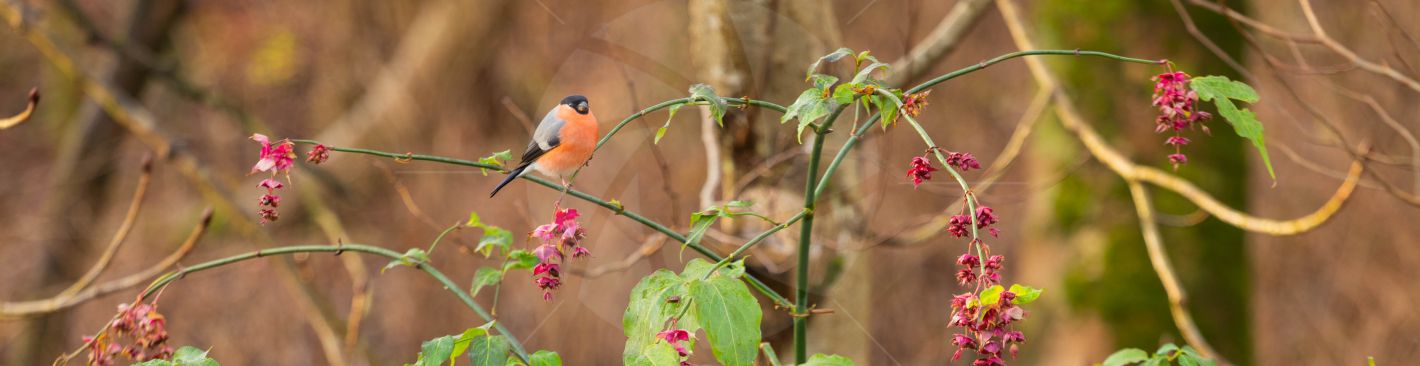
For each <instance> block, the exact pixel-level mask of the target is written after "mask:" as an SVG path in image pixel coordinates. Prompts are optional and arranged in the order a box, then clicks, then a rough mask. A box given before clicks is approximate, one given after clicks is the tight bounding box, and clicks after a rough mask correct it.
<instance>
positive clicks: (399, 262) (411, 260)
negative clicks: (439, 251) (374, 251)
mask: <svg viewBox="0 0 1420 366" xmlns="http://www.w3.org/2000/svg"><path fill="white" fill-rule="evenodd" d="M428 261H429V253H425V252H424V249H419V248H409V250H407V251H405V252H404V255H401V256H399V259H395V260H392V261H390V263H389V264H386V265H385V268H381V269H380V273H384V272H385V270H388V269H390V268H394V267H398V266H410V267H413V266H414V265H417V264H420V263H425V262H428Z"/></svg>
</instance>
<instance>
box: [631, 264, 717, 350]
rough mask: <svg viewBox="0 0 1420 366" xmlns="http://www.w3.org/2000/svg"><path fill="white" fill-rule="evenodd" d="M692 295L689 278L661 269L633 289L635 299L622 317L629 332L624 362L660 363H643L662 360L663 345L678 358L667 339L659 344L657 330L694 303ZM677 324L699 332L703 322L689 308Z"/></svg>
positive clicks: (632, 296) (633, 298)
mask: <svg viewBox="0 0 1420 366" xmlns="http://www.w3.org/2000/svg"><path fill="white" fill-rule="evenodd" d="M691 262H692V263H694V262H695V261H691ZM702 262H703V261H702ZM689 297H690V294H689V291H688V289H687V288H686V285H685V280H684V279H683V278H682V277H681V276H677V275H676V274H675V273H673V272H671V271H668V270H665V269H661V270H657V271H656V272H654V273H651V274H650V275H648V276H646V277H644V278H642V279H641V282H639V283H637V284H636V287H634V288H632V289H631V301H630V302H629V303H627V305H626V312H625V314H624V315H623V316H622V319H621V328H622V331H623V332H624V334H625V335H626V348H625V349H624V350H623V352H622V361H623V362H625V363H626V364H628V365H630V364H646V365H658V364H659V363H654V362H653V363H640V362H644V361H645V360H652V361H655V360H661V358H660V357H661V356H662V355H661V354H660V353H661V352H662V351H661V350H657V349H658V348H660V347H661V346H664V348H665V350H668V351H669V352H670V355H671V358H670V359H672V360H675V359H676V358H677V357H676V353H675V350H674V349H672V348H671V347H670V345H668V344H665V343H664V342H660V343H657V342H656V333H659V332H660V331H662V330H664V329H663V327H664V326H665V324H666V320H667V319H670V318H672V317H674V316H676V315H677V314H680V313H681V312H682V311H683V310H684V309H685V306H687V303H690V302H691V301H689V300H690V299H689ZM672 300H674V301H672ZM676 327H677V328H680V329H685V330H687V331H689V332H695V331H696V330H699V329H700V324H699V322H698V321H697V320H696V316H695V314H694V312H691V311H685V316H683V317H681V319H680V321H678V322H677V323H676ZM672 364H674V362H673V363H672Z"/></svg>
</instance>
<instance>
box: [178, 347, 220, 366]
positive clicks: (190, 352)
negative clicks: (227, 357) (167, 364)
mask: <svg viewBox="0 0 1420 366" xmlns="http://www.w3.org/2000/svg"><path fill="white" fill-rule="evenodd" d="M172 365H175V366H218V365H217V360H213V359H211V358H208V357H207V351H206V350H202V349H197V348H196V347H191V346H183V347H181V348H178V350H177V351H176V352H173V361H172Z"/></svg>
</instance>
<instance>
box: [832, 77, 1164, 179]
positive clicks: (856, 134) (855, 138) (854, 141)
mask: <svg viewBox="0 0 1420 366" xmlns="http://www.w3.org/2000/svg"><path fill="white" fill-rule="evenodd" d="M1048 55H1052V56H1095V57H1104V58H1108V59H1112V60H1118V61H1123V62H1132V63H1140V64H1148V65H1157V64H1160V63H1166V62H1168V61H1167V60H1145V59H1141V58H1133V57H1124V56H1119V55H1115V54H1111V53H1105V52H1098V51H1076V50H1033V51H1017V52H1011V53H1007V54H1004V55H1000V56H996V57H994V58H991V59H989V60H986V61H982V62H981V63H978V64H975V65H971V66H967V67H963V68H961V69H957V70H956V71H952V72H949V73H946V74H942V76H938V77H935V78H932V79H931V80H927V81H926V82H923V83H922V84H918V85H917V86H914V87H912V88H911V89H907V90H906V91H904V92H903V93H907V94H913V93H919V92H921V91H923V90H927V88H931V87H933V86H937V84H941V83H943V82H946V81H947V80H951V79H955V78H957V77H960V76H962V75H966V74H970V73H972V72H975V71H979V70H981V69H984V68H986V67H988V66H991V65H994V64H996V63H999V62H1001V61H1006V60H1009V59H1013V58H1017V57H1023V56H1048ZM882 117H883V116H882V114H881V113H874V114H873V116H872V117H869V118H868V121H867V122H864V123H863V124H862V125H859V126H858V129H857V130H856V131H853V134H852V135H849V136H848V140H847V141H845V142H844V143H843V148H841V149H838V155H836V156H834V157H833V161H831V162H829V164H828V168H827V169H825V170H824V172H823V177H822V178H821V179H819V184H818V192H815V193H816V194H820V195H821V194H822V193H823V190H824V188H825V187H828V183H829V182H830V180H829V179H831V178H833V173H834V172H836V171H838V164H839V163H840V162H842V161H843V159H844V158H846V157H847V156H848V152H849V151H851V150H853V147H855V146H857V145H858V142H860V141H861V140H862V137H863V134H865V133H867V132H868V129H869V128H872V127H873V125H874V123H873V122H877V121H878V120H880V119H882Z"/></svg>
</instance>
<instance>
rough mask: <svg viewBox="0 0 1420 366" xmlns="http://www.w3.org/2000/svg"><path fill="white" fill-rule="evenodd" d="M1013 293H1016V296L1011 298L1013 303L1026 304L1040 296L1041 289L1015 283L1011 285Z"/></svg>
mask: <svg viewBox="0 0 1420 366" xmlns="http://www.w3.org/2000/svg"><path fill="white" fill-rule="evenodd" d="M1011 293H1013V294H1016V298H1015V299H1013V300H1011V303H1012V304H1016V305H1025V304H1029V303H1031V301H1035V299H1036V298H1039V297H1040V293H1041V289H1038V288H1034V287H1030V286H1022V285H1020V284H1015V285H1011Z"/></svg>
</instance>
